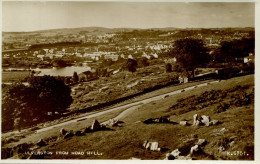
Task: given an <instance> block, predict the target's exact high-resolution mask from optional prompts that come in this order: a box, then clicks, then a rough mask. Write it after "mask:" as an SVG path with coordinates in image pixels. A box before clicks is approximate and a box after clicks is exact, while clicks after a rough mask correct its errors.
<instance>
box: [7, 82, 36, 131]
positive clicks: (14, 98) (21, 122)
mask: <svg viewBox="0 0 260 164" xmlns="http://www.w3.org/2000/svg"><path fill="white" fill-rule="evenodd" d="M2 93H3V98H2V127H3V131H7V130H12V129H13V128H17V129H19V130H20V127H21V126H27V125H30V124H31V123H32V121H33V119H32V118H34V117H36V115H37V114H38V112H37V111H36V108H37V103H36V102H37V95H36V92H35V90H34V89H33V88H30V87H26V86H24V85H23V84H21V83H14V84H12V85H8V86H4V87H3V92H2ZM14 123H16V124H14Z"/></svg>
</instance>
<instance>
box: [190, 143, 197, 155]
mask: <svg viewBox="0 0 260 164" xmlns="http://www.w3.org/2000/svg"><path fill="white" fill-rule="evenodd" d="M198 151H199V145H195V146H193V147H191V149H190V154H191V155H192V154H194V153H195V152H198Z"/></svg>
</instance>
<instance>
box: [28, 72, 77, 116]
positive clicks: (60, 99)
mask: <svg viewBox="0 0 260 164" xmlns="http://www.w3.org/2000/svg"><path fill="white" fill-rule="evenodd" d="M29 87H31V88H33V89H34V90H35V92H36V98H37V112H38V113H39V114H40V116H41V117H42V116H46V114H47V113H48V112H51V113H52V114H55V112H58V113H63V112H65V111H66V109H67V108H68V107H69V105H70V104H71V103H72V97H71V90H70V88H69V87H68V86H66V85H65V84H64V82H63V81H61V80H57V79H56V78H55V77H52V76H42V77H32V78H31V79H30V80H29Z"/></svg>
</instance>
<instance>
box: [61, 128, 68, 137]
mask: <svg viewBox="0 0 260 164" xmlns="http://www.w3.org/2000/svg"><path fill="white" fill-rule="evenodd" d="M67 132H68V131H66V130H65V129H63V128H61V129H60V134H61V135H62V136H64V135H65V134H66V133H67Z"/></svg>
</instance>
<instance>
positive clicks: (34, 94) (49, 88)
mask: <svg viewBox="0 0 260 164" xmlns="http://www.w3.org/2000/svg"><path fill="white" fill-rule="evenodd" d="M29 84H30V85H29V86H24V85H23V84H20V83H16V84H12V85H9V86H5V87H4V89H3V99H2V127H3V128H2V130H3V131H8V130H12V129H14V128H17V129H18V130H20V129H21V128H23V127H27V126H31V125H32V124H34V123H36V122H41V121H44V120H46V119H50V118H51V117H50V116H49V115H48V112H51V113H52V115H53V114H54V113H55V112H58V113H63V112H64V111H65V110H66V109H67V108H68V106H69V105H70V104H71V102H72V98H71V95H70V93H71V91H70V88H69V87H68V86H66V85H65V84H64V82H63V81H61V80H57V79H56V78H54V77H51V76H43V77H31V78H30V79H29ZM35 121H36V122H35Z"/></svg>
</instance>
